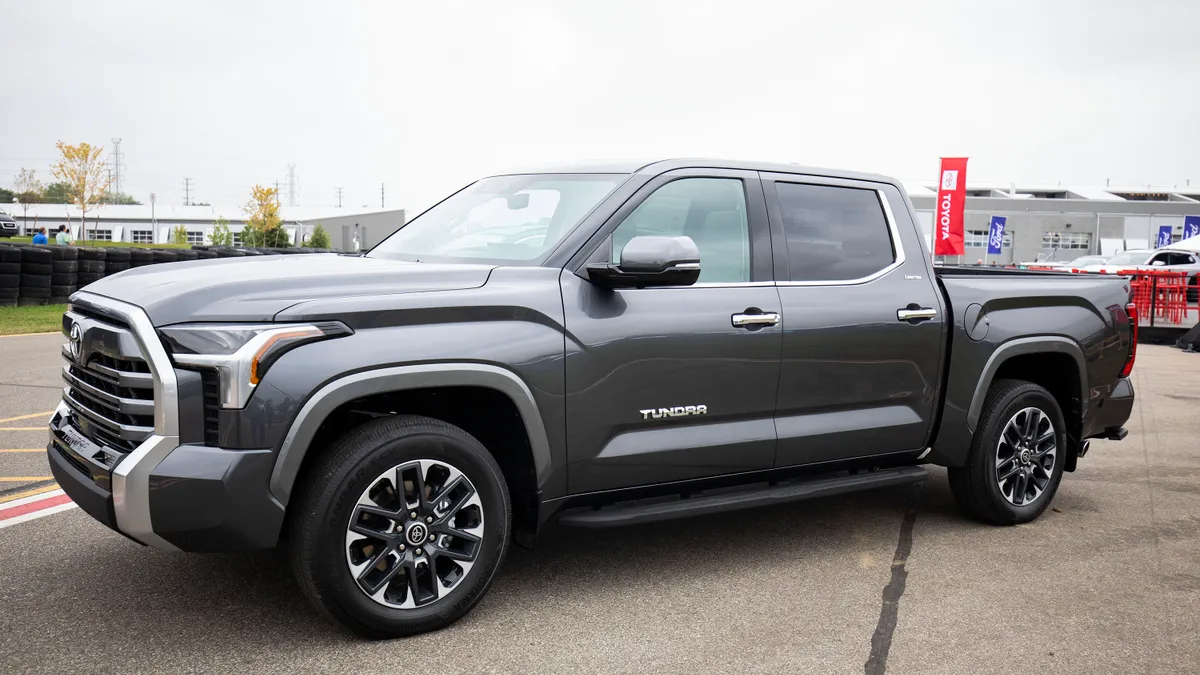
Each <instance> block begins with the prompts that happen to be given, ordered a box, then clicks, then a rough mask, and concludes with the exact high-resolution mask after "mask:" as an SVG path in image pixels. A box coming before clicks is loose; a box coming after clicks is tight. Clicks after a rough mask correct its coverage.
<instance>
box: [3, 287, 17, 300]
mask: <svg viewBox="0 0 1200 675" xmlns="http://www.w3.org/2000/svg"><path fill="white" fill-rule="evenodd" d="M19 297H21V287H20V286H10V287H7V288H0V300H16V299H17V298H19Z"/></svg>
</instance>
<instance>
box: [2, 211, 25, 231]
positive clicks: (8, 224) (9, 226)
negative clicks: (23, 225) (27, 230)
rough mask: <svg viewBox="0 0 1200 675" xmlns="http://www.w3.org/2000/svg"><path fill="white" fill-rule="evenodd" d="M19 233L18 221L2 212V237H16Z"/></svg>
mask: <svg viewBox="0 0 1200 675" xmlns="http://www.w3.org/2000/svg"><path fill="white" fill-rule="evenodd" d="M19 233H20V229H19V228H18V227H17V221H16V220H13V217H12V216H10V215H8V214H7V213H5V212H3V211H0V237H15V236H17V234H19Z"/></svg>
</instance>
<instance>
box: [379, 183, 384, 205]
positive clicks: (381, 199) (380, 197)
mask: <svg viewBox="0 0 1200 675" xmlns="http://www.w3.org/2000/svg"><path fill="white" fill-rule="evenodd" d="M379 208H381V209H382V208H383V183H380V184H379Z"/></svg>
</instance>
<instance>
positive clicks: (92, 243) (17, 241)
mask: <svg viewBox="0 0 1200 675" xmlns="http://www.w3.org/2000/svg"><path fill="white" fill-rule="evenodd" d="M5 241H8V242H12V243H14V244H32V243H33V237H10V238H8V239H0V242H5ZM50 241H52V242H53V241H54V237H50ZM75 243H76V244H78V245H79V246H99V247H102V248H103V247H108V246H117V247H120V248H191V247H192V245H191V244H131V243H129V242H127V241H92V240H90V239H89V240H86V241H83V240H80V241H76V242H75Z"/></svg>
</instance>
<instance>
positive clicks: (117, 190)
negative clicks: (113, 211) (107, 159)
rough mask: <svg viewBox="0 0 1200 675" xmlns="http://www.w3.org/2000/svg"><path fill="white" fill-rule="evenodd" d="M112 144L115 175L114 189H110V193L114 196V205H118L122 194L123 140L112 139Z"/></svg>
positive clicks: (113, 178) (113, 180) (113, 179)
mask: <svg viewBox="0 0 1200 675" xmlns="http://www.w3.org/2000/svg"><path fill="white" fill-rule="evenodd" d="M112 142H113V150H112V172H113V175H112V187H111V188H110V191H109V192H110V194H112V196H113V203H114V204H115V203H117V201H118V199H119V196H120V194H121V157H123V155H122V154H121V139H119V138H114V139H112Z"/></svg>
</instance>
